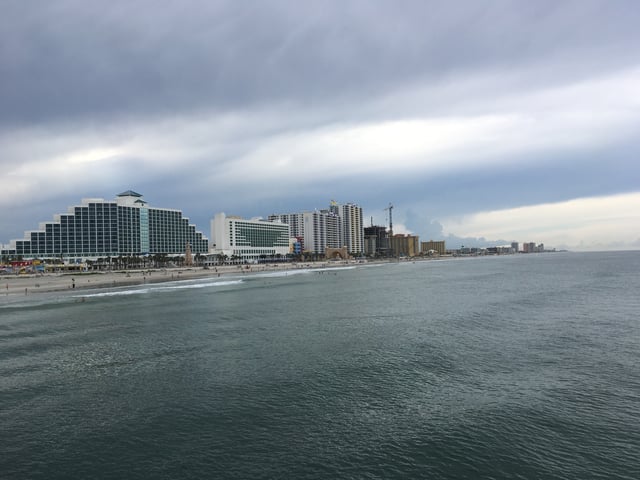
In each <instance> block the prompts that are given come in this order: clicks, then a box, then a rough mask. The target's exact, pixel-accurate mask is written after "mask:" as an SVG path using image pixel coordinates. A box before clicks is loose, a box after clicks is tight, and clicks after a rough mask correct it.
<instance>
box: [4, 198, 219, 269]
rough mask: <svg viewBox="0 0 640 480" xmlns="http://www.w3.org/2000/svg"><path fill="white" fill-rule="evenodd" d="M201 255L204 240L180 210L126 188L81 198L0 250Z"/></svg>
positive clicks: (39, 254) (38, 254)
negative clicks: (110, 194) (110, 195)
mask: <svg viewBox="0 0 640 480" xmlns="http://www.w3.org/2000/svg"><path fill="white" fill-rule="evenodd" d="M187 245H189V248H190V251H191V253H193V254H198V253H200V254H206V253H207V252H208V251H209V241H208V239H207V238H206V237H204V236H203V234H202V233H201V232H198V231H196V227H195V225H192V224H190V223H189V219H188V218H187V217H184V216H183V215H182V212H181V211H180V210H174V209H166V208H152V207H150V206H149V205H148V203H147V202H146V201H145V200H144V199H143V196H142V195H141V194H139V193H136V192H134V191H131V190H128V191H126V192H123V193H120V194H119V195H117V197H116V199H115V200H113V201H105V200H103V199H100V198H89V199H83V200H82V203H81V205H76V206H72V207H69V209H68V212H67V213H66V214H59V215H55V216H54V218H53V221H52V222H46V223H41V224H40V226H39V229H38V230H35V231H28V232H25V238H24V239H22V240H12V241H11V243H10V245H9V247H8V248H6V249H3V250H2V255H11V256H16V257H22V258H47V257H49V258H52V257H57V258H63V259H77V258H80V259H95V258H100V257H117V256H121V255H122V256H127V255H131V256H139V255H155V254H166V255H183V254H185V251H186V249H187Z"/></svg>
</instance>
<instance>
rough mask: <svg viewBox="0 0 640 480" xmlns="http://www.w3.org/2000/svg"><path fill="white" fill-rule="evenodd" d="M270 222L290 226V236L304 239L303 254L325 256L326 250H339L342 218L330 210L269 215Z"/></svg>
mask: <svg viewBox="0 0 640 480" xmlns="http://www.w3.org/2000/svg"><path fill="white" fill-rule="evenodd" d="M267 219H268V220H269V221H270V222H282V223H288V224H289V236H290V237H296V238H302V242H301V243H302V245H301V249H302V251H303V252H308V253H314V254H319V255H324V253H325V249H326V248H339V247H340V246H341V245H340V237H339V231H340V218H339V217H338V215H337V214H335V213H333V212H330V211H329V210H319V211H318V210H314V211H313V212H303V213H285V214H274V215H269V217H267Z"/></svg>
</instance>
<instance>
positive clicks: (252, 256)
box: [211, 213, 291, 262]
mask: <svg viewBox="0 0 640 480" xmlns="http://www.w3.org/2000/svg"><path fill="white" fill-rule="evenodd" d="M289 238H290V237H289V225H287V224H286V223H279V222H267V221H265V220H245V219H243V218H241V217H236V216H231V215H229V216H227V215H225V214H224V213H217V214H216V215H215V217H214V218H213V220H211V253H213V254H217V255H224V256H226V257H228V258H232V257H235V258H242V259H243V260H246V261H250V262H257V261H259V260H260V259H265V258H269V259H273V258H274V257H281V258H284V257H286V256H287V255H288V254H289V253H290V252H291V247H290V241H289Z"/></svg>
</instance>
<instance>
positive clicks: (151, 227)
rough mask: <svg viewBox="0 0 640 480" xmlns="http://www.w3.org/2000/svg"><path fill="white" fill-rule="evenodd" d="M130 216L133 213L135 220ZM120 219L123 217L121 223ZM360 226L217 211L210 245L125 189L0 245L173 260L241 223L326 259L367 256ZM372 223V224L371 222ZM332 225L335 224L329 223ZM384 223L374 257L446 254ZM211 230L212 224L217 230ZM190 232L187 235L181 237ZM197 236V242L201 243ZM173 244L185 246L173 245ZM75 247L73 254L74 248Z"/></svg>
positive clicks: (355, 211)
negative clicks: (271, 228) (333, 254)
mask: <svg viewBox="0 0 640 480" xmlns="http://www.w3.org/2000/svg"><path fill="white" fill-rule="evenodd" d="M390 206H391V205H390ZM125 207H127V208H125ZM123 208H124V210H131V209H133V210H131V211H130V212H129V213H124V210H123V211H122V213H120V212H119V211H120V210H121V209H123ZM387 210H389V209H387ZM133 212H136V213H135V214H134V213H133ZM185 213H186V212H185ZM123 215H124V216H123ZM131 215H133V216H134V217H135V219H134V218H133V217H131ZM118 217H122V218H120V219H118ZM125 217H126V219H125ZM130 217H131V218H130ZM170 218H171V219H172V221H170V222H168V223H167V222H166V221H167V220H169V219H170ZM362 219H363V212H362V208H361V207H360V206H359V205H358V204H355V203H348V204H341V203H339V202H336V201H335V200H331V201H330V202H329V203H328V205H327V208H325V209H321V210H314V211H300V212H295V213H287V214H270V215H268V216H267V217H266V218H265V217H263V216H253V217H251V218H246V219H245V218H243V217H240V216H236V215H227V214H226V213H225V212H217V213H215V214H214V215H213V216H212V218H211V219H210V221H209V224H210V228H211V230H210V233H211V235H210V238H207V236H206V234H205V233H203V232H204V229H203V228H202V227H199V226H198V225H197V224H195V223H192V222H191V221H190V219H189V217H188V216H183V212H182V210H181V209H180V208H175V207H170V208H157V207H156V206H153V205H149V203H148V202H147V201H146V200H144V195H142V194H140V193H138V192H135V191H133V190H127V191H124V192H122V193H119V194H117V195H116V196H115V198H114V199H112V200H105V199H103V198H96V197H90V198H83V199H81V200H80V201H79V202H76V203H75V204H72V205H69V206H68V207H67V210H66V213H61V212H58V213H54V214H52V215H51V218H50V219H49V220H47V221H41V222H38V227H37V228H32V229H30V230H27V231H25V232H24V235H23V236H21V237H17V238H12V239H10V240H9V241H8V242H7V243H2V241H0V250H2V251H3V255H4V254H8V255H9V256H12V255H16V256H18V257H19V258H22V257H23V256H26V257H27V258H31V257H33V258H45V257H50V256H59V255H67V256H69V257H70V258H71V257H74V256H78V255H80V256H86V255H89V256H90V257H99V256H109V255H120V254H123V253H125V254H127V255H134V256H135V255H148V254H150V253H154V254H155V253H158V252H163V253H174V254H178V253H181V252H183V250H184V248H185V247H186V244H187V243H189V244H190V245H192V246H193V247H194V248H195V250H196V253H215V252H217V251H220V250H230V248H231V247H230V245H227V240H228V239H226V236H227V235H228V234H229V232H228V231H227V230H229V231H230V230H234V229H235V226H233V227H224V225H225V222H226V223H231V224H233V225H235V224H234V222H239V225H241V228H245V227H246V228H250V229H251V228H253V227H251V226H250V225H254V224H257V225H261V228H260V229H259V230H265V229H264V224H265V223H273V224H274V225H277V224H286V225H287V229H288V232H289V239H288V240H287V242H286V244H287V247H286V248H288V246H290V244H289V240H293V239H296V238H298V237H304V240H303V242H305V244H306V245H305V248H304V251H307V252H311V253H315V254H324V252H325V248H327V247H331V248H341V247H344V248H345V249H346V251H348V252H356V253H369V254H372V253H373V251H369V252H365V251H366V246H365V243H366V238H367V229H368V228H367V226H366V225H365V224H363V222H362ZM371 219H372V220H373V217H371ZM150 220H151V222H150ZM329 220H333V221H332V222H330V221H329ZM388 220H389V224H388V225H376V226H374V225H373V224H371V225H370V227H371V228H373V229H374V230H376V231H377V230H380V229H381V230H382V231H383V232H384V235H385V237H386V236H387V235H388V237H387V238H388V240H385V245H383V246H380V245H376V244H375V243H374V244H373V250H374V251H375V253H380V252H378V250H379V248H381V247H382V249H383V250H385V251H386V250H387V249H389V250H393V251H395V250H398V251H404V250H403V248H400V247H399V246H398V247H394V246H393V245H391V244H393V243H394V241H393V239H394V238H395V239H396V240H398V239H400V240H402V239H405V240H406V238H405V237H411V238H412V241H414V242H415V244H416V246H415V247H413V249H412V250H411V251H413V253H410V252H411V251H409V250H407V251H408V252H409V256H413V255H415V254H417V253H419V252H423V250H422V249H421V248H419V246H418V245H419V243H420V240H422V243H439V244H442V250H444V245H445V243H446V242H445V240H443V239H433V238H429V241H425V239H420V238H419V235H413V234H409V233H404V232H397V231H396V232H395V233H394V232H393V231H392V230H391V223H390V221H391V219H390V218H389V219H388ZM121 221H122V222H124V223H123V226H127V225H129V223H131V225H130V226H128V227H126V228H125V229H124V231H127V232H128V231H129V230H131V231H130V232H128V233H124V231H123V232H121V233H123V234H124V235H125V236H124V237H122V238H119V239H118V237H119V234H117V233H116V232H117V225H118V224H119V222H121ZM134 224H135V225H134ZM214 225H216V227H215V228H214ZM247 226H248V227H247ZM182 230H184V232H183V233H181V234H179V235H176V232H177V231H182ZM187 230H189V231H190V232H191V233H190V234H188V233H186V232H187ZM216 232H217V233H216ZM150 234H151V235H150ZM242 235H244V233H243V234H242ZM378 235H379V233H375V234H374V236H378ZM192 236H193V237H192ZM195 236H198V238H196V237H195ZM174 237H175V238H174ZM178 238H181V239H182V240H181V241H178V243H176V240H177V239H178ZM203 241H204V242H203ZM378 241H380V239H378ZM123 242H124V243H123ZM389 242H390V243H389ZM165 243H167V245H168V243H171V245H172V247H171V248H169V249H166V248H165V247H166V245H165V246H164V247H163V245H164V244H165ZM76 244H77V245H76ZM205 244H208V245H209V247H210V248H206V247H205V246H204V245H205ZM502 244H503V245H501V244H500V242H498V243H494V244H491V245H487V246H490V247H493V248H495V247H505V246H509V245H506V243H505V242H502ZM527 244H529V245H533V247H532V249H529V250H528V249H527V248H526V246H527ZM221 245H224V246H221ZM398 245H400V244H398ZM514 245H515V247H514ZM517 245H518V241H515V242H511V245H510V246H511V250H512V252H511V253H513V252H516V253H517V252H518V251H521V250H520V249H519V248H518V246H517ZM536 245H538V242H523V247H525V248H524V252H525V253H526V252H531V251H534V250H533V249H534V248H535V247H536ZM75 246H77V247H78V248H77V249H74V248H75ZM234 246H235V245H234ZM284 246H285V245H284V243H282V242H280V244H279V247H284ZM539 246H540V247H542V246H543V245H542V244H540V245H539ZM460 247H461V249H464V248H465V247H464V245H460ZM469 247H471V246H470V245H467V250H468V249H469ZM240 248H243V247H240ZM447 250H451V251H454V250H458V248H457V247H456V246H455V245H450V247H449V248H448V249H447ZM554 250H555V249H554ZM542 251H544V250H542ZM243 253H247V254H248V253H250V252H249V250H247V251H246V252H244V251H243ZM260 253H264V252H258V253H257V254H256V255H259V254H260ZM281 253H282V252H281ZM405 253H406V252H405ZM423 253H424V252H423ZM383 256H384V255H383ZM250 257H251V256H250ZM248 258H249V257H248ZM251 258H253V257H251Z"/></svg>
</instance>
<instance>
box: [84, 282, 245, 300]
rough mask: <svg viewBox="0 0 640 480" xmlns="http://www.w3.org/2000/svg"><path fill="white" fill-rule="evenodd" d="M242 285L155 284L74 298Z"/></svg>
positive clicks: (220, 283) (228, 283)
mask: <svg viewBox="0 0 640 480" xmlns="http://www.w3.org/2000/svg"><path fill="white" fill-rule="evenodd" d="M241 283H243V281H242V280H224V281H215V282H211V281H209V282H202V281H199V282H194V283H192V282H191V281H189V282H188V283H187V282H176V283H172V284H166V283H165V284H155V285H147V286H145V287H144V288H143V287H140V288H129V289H127V290H109V291H106V292H97V293H89V294H85V295H74V298H96V297H117V296H125V295H143V294H146V293H156V292H167V291H171V290H184V289H195V288H207V287H225V286H229V285H239V284H241Z"/></svg>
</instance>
